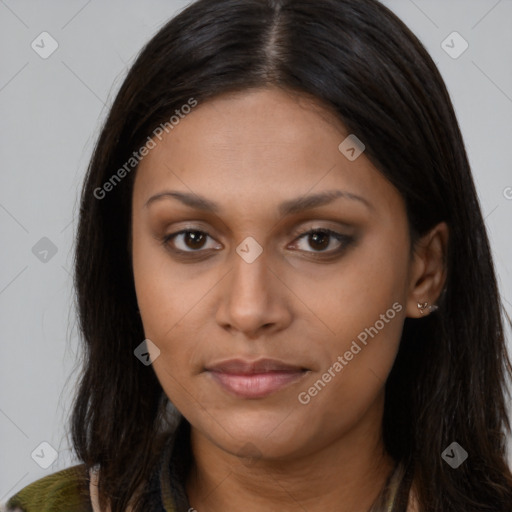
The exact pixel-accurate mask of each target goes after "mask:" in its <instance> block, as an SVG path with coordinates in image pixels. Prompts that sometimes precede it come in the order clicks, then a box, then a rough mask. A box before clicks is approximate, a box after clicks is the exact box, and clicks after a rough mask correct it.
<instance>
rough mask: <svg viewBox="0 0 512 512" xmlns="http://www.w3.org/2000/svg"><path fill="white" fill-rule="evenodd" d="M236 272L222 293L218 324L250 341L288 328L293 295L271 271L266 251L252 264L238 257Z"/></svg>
mask: <svg viewBox="0 0 512 512" xmlns="http://www.w3.org/2000/svg"><path fill="white" fill-rule="evenodd" d="M233 259H234V262H233V270H232V271H231V272H229V274H228V276H226V278H225V279H224V280H223V287H222V288H221V289H220V294H221V297H220V300H219V306H218V308H217V311H216V321H217V323H218V325H220V326H221V327H223V328H224V329H227V330H230V331H232V332H233V333H234V332H237V331H239V332H241V333H243V334H244V335H245V336H247V337H250V338H256V337H258V336H260V335H261V334H265V335H269V334H270V333H272V332H276V331H279V330H282V329H284V328H286V327H287V326H288V325H289V324H290V322H291V318H292V314H291V304H290V303H289V296H290V291H289V289H288V288H287V287H286V285H285V284H284V282H283V280H282V278H280V277H277V275H276V274H277V272H276V271H275V270H273V269H272V268H270V267H269V265H268V262H267V258H266V256H265V251H264V252H263V253H262V254H261V255H260V256H259V257H258V258H257V259H256V260H255V261H253V262H252V263H247V262H246V261H245V260H244V259H242V258H241V257H239V256H238V254H236V253H235V254H234V258H233Z"/></svg>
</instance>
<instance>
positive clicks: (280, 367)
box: [205, 359, 309, 399]
mask: <svg viewBox="0 0 512 512" xmlns="http://www.w3.org/2000/svg"><path fill="white" fill-rule="evenodd" d="M205 370H206V372H207V373H208V374H209V375H210V376H211V377H212V378H213V380H214V381H215V382H216V383H217V384H219V385H220V387H221V388H222V389H223V390H224V391H226V392H228V393H229V394H231V395H233V396H236V397H238V398H246V399H257V398H264V397H266V396H269V395H271V394H273V393H276V392H277V391H280V390H281V389H283V388H285V387H287V386H289V385H291V384H292V383H294V382H297V381H299V380H300V379H302V378H303V377H304V376H305V375H306V373H308V372H309V370H308V369H307V368H303V367H301V366H296V365H290V364H287V363H284V362H282V361H278V360H275V359H260V360H258V361H252V362H251V361H245V360H242V359H230V360H228V361H222V362H220V363H218V364H214V365H211V366H208V367H206V368H205Z"/></svg>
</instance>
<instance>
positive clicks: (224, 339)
mask: <svg viewBox="0 0 512 512" xmlns="http://www.w3.org/2000/svg"><path fill="white" fill-rule="evenodd" d="M348 135H349V133H347V132H346V130H345V129H344V127H343V126H342V125H341V124H340V123H339V122H338V121H337V120H336V119H334V118H333V117H332V116H331V115H330V114H329V113H327V112H326V111H324V110H322V108H321V107H319V106H318V105H316V104H314V103H311V102H310V101H308V100H307V98H305V97H300V96H295V95H292V94H291V93H286V92H283V91H281V90H277V89H259V90H252V91H245V92H243V93H239V94H237V95H224V96H222V97H219V98H217V99H214V100H212V101H209V102H206V103H204V104H199V105H198V106H197V107H195V108H193V109H192V112H191V113H190V114H188V115H187V116H185V117H184V118H183V119H181V120H180V122H179V124H177V125H175V127H174V129H173V130H172V131H171V132H170V133H169V134H166V135H165V136H164V137H163V139H162V141H159V140H158V139H155V142H156V147H154V148H153V149H152V150H151V151H150V152H149V154H148V155H147V156H146V157H145V158H144V160H143V161H142V162H141V164H140V166H139V168H138V170H137V175H136V180H135V184H134V192H133V204H132V207H133V212H132V213H133V219H132V226H133V227H132V229H133V231H132V236H133V247H132V248H133V271H134V277H135V286H136V292H137V299H138V304H139V308H140V313H141V317H142V321H143V325H144V331H145V335H146V338H148V339H149V340H151V342H152V343H154V344H155V345H156V346H157V347H158V349H159V350H160V354H159V356H158V357H156V358H155V359H154V362H153V368H154V371H155V372H156V375H157V377H158V379H159V381H160V383H161V385H162V387H163V389H164V391H165V393H166V394H167V396H168V397H169V399H170V400H171V401H172V402H173V403H174V405H175V406H176V407H177V408H178V409H179V410H180V412H181V413H182V414H183V415H184V416H185V417H186V418H187V419H188V421H189V422H190V423H191V425H192V427H193V429H195V432H196V433H199V435H202V436H203V437H204V438H206V439H208V440H209V441H210V442H212V443H213V444H214V445H216V447H217V448H220V449H222V450H224V451H225V452H229V453H232V454H243V455H248V456H253V457H254V456H258V457H266V458H272V457H276V458H286V457H293V456H298V455H301V454H307V453H313V452H315V451H318V450H320V449H322V448H325V447H326V446H328V445H329V444H331V443H333V442H335V441H336V440H339V439H342V438H347V439H348V438H350V436H353V435H355V434H354V433H356V432H359V433H361V432H366V435H371V432H373V431H374V430H372V429H375V428H376V429H377V430H379V429H380V427H379V425H380V421H381V416H382V410H383V389H384V383H385V381H386V378H387V376H388V373H389V371H390V369H391V367H392V365H393V361H394V358H395V355H396V353H397V349H398V345H399V340H400V335H401V331H402V326H403V321H404V318H405V316H406V309H407V301H408V296H409V293H410V287H411V282H410V281H411V265H412V260H411V259H410V240H409V236H408V225H407V218H406V212H405V206H404V203H403V200H402V198H401V196H400V195H399V193H398V192H397V190H396V189H395V188H394V187H393V186H392V185H391V184H390V183H389V182H388V181H387V180H386V179H385V178H384V177H383V176H382V175H381V174H380V173H379V172H378V171H377V170H376V169H375V168H374V167H373V166H372V164H371V163H370V161H369V160H368V159H367V158H366V156H365V154H364V152H363V153H362V154H361V155H360V156H358V157H357V158H355V159H354V157H356V156H357V152H355V151H351V149H350V148H351V147H354V146H353V144H352V145H351V144H350V140H349V141H346V142H345V143H344V145H342V148H341V150H340V149H339V146H340V144H341V143H342V142H343V141H344V140H345V139H346V137H347V136H348ZM362 135H363V136H364V134H362ZM355 149H356V150H357V148H355ZM349 157H350V158H349ZM311 230H316V233H315V232H313V233H312V234H311V233H310V234H309V235H308V234H306V233H308V232H310V231H311ZM331 232H332V233H331ZM177 233H180V234H177ZM141 341H142V340H141Z"/></svg>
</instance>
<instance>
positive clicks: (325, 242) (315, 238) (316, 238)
mask: <svg viewBox="0 0 512 512" xmlns="http://www.w3.org/2000/svg"><path fill="white" fill-rule="evenodd" d="M311 238H312V240H313V246H314V245H315V244H317V247H313V248H315V249H325V248H326V247H328V246H329V234H328V233H313V234H312V235H311ZM319 239H320V241H319ZM322 242H323V243H322ZM318 245H320V246H321V247H318Z"/></svg>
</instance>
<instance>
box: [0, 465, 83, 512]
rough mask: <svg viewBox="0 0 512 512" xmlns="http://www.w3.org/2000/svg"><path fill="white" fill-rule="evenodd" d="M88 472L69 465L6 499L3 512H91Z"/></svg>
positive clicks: (79, 466)
mask: <svg viewBox="0 0 512 512" xmlns="http://www.w3.org/2000/svg"><path fill="white" fill-rule="evenodd" d="M92 510H93V509H92V505H91V498H90V492H89V473H88V471H87V469H86V467H85V465H84V464H79V465H76V466H72V467H70V468H67V469H63V470H62V471H58V472H56V473H53V474H51V475H48V476H45V477H43V478H41V479H39V480H36V481H35V482H32V483H31V484H29V485H27V486H26V487H24V488H23V489H21V491H19V492H18V493H17V494H15V495H14V496H13V497H12V498H10V499H9V500H8V502H7V504H6V505H5V508H3V509H2V511H5V512H92Z"/></svg>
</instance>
